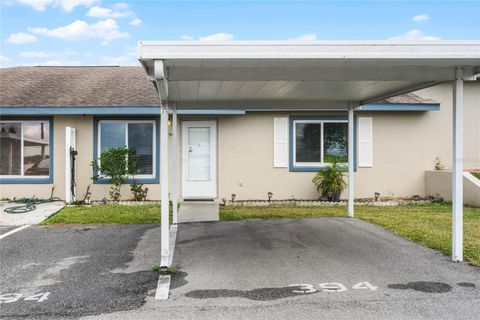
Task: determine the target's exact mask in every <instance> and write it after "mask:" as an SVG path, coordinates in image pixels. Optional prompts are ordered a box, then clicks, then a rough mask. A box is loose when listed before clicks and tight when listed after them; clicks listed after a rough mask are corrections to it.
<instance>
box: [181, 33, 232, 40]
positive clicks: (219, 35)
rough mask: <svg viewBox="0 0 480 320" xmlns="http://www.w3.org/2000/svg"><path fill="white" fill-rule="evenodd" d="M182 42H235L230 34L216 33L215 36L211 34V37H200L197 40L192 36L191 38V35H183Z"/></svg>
mask: <svg viewBox="0 0 480 320" xmlns="http://www.w3.org/2000/svg"><path fill="white" fill-rule="evenodd" d="M180 39H181V40H185V41H192V40H198V41H206V42H208V41H215V42H217V41H220V42H221V41H231V40H233V35H231V34H230V33H223V32H221V33H215V34H211V35H209V36H205V37H199V38H198V39H195V38H194V37H192V36H189V35H182V36H181V37H180Z"/></svg>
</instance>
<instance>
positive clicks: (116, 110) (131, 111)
mask: <svg viewBox="0 0 480 320" xmlns="http://www.w3.org/2000/svg"><path fill="white" fill-rule="evenodd" d="M0 113H1V114H2V115H37V114H38V115H47V114H48V115H159V114H160V108H159V107H158V106H146V107H145V106H142V107H140V106H138V107H135V106H132V107H1V108H0ZM177 114H191V115H196V114H198V115H202V114H207V115H244V114H245V110H242V109H211V110H209V109H181V110H178V111H177Z"/></svg>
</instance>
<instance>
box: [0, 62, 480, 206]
mask: <svg viewBox="0 0 480 320" xmlns="http://www.w3.org/2000/svg"><path fill="white" fill-rule="evenodd" d="M451 88H452V85H451V84H449V83H447V84H440V85H437V86H435V87H431V88H428V89H424V90H421V91H417V92H415V93H410V94H406V95H402V96H397V97H394V98H390V99H388V100H386V101H383V102H380V103H373V104H368V105H363V106H361V107H360V110H359V111H356V113H355V114H356V115H355V117H356V119H355V144H356V145H355V162H356V172H355V178H356V179H355V180H356V185H355V197H357V198H363V197H373V195H374V193H375V192H379V193H380V194H381V195H382V196H392V197H409V196H412V195H420V196H425V195H426V191H425V171H427V170H432V169H433V168H434V166H435V161H436V158H437V157H438V158H440V159H441V161H442V162H443V164H444V165H445V167H446V168H447V169H448V168H450V167H451V163H452V160H451V158H452V156H451V153H452V151H451V150H452V146H451V145H452V135H451V132H452V90H451ZM227 89H228V88H227ZM0 90H1V93H0V94H1V95H0V107H1V109H0V113H1V123H0V147H1V153H0V182H1V186H0V196H1V198H13V197H17V198H19V197H32V196H36V197H49V196H50V192H51V188H52V186H54V187H55V190H54V195H55V196H58V197H60V198H62V199H63V198H64V197H65V189H66V181H65V180H66V172H65V163H66V160H67V159H66V154H67V152H66V150H65V131H66V128H67V127H72V128H75V129H76V149H77V151H78V156H77V158H76V165H75V166H76V190H77V191H76V192H77V198H82V197H83V195H84V193H85V191H86V189H87V186H88V185H91V188H90V191H91V192H92V198H93V199H94V200H98V199H102V198H103V197H108V188H109V186H108V185H106V184H105V181H104V180H100V181H97V182H93V181H92V180H91V177H92V174H93V171H92V167H91V165H90V163H91V161H92V160H95V159H97V157H98V155H99V154H100V153H101V152H102V151H104V150H106V149H107V148H109V147H114V146H128V147H131V148H135V149H136V151H137V154H138V155H139V166H140V169H141V172H140V174H139V175H138V176H137V177H136V180H137V181H139V182H141V183H145V184H148V188H149V194H148V199H151V200H153V199H156V200H158V199H160V186H159V170H158V169H159V158H160V157H159V149H160V148H159V147H158V144H159V132H160V130H159V106H158V104H159V98H158V94H157V92H156V89H155V87H154V86H153V85H152V83H151V81H149V80H148V79H147V76H146V74H145V72H144V70H143V69H142V68H141V67H16V68H7V69H1V70H0ZM464 90H465V95H464V99H465V110H464V119H465V120H464V130H465V134H464V166H465V168H472V169H474V168H480V108H478V106H479V105H480V81H465V89H464ZM198 94H200V95H201V94H202V93H201V92H199V93H198ZM399 110H402V111H399ZM178 113H179V118H178V121H179V125H178V136H179V148H178V149H179V150H178V159H182V161H181V162H179V163H180V165H179V167H178V174H179V179H180V181H179V183H178V194H179V195H180V198H219V199H221V198H226V199H230V198H231V194H235V195H236V199H266V198H267V193H268V192H272V193H273V198H274V199H290V198H293V197H294V198H296V199H315V198H318V196H319V195H318V193H317V191H316V189H315V187H314V185H313V184H312V181H311V180H312V177H313V176H314V175H315V172H316V171H318V170H319V168H321V167H324V166H325V165H328V163H329V162H330V161H331V160H332V159H334V158H336V159H339V160H340V161H341V162H342V161H343V162H346V159H347V132H348V130H347V114H346V113H345V112H339V111H318V112H314V111H308V112H288V111H253V110H249V109H248V106H245V108H243V109H228V110H198V109H196V110H193V109H192V110H179V111H178ZM170 130H171V127H170ZM199 182H201V183H200V184H199ZM199 186H200V187H199ZM122 195H123V198H125V199H128V198H131V194H130V191H129V188H128V187H127V186H125V187H124V188H123V189H122Z"/></svg>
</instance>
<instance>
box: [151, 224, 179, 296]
mask: <svg viewBox="0 0 480 320" xmlns="http://www.w3.org/2000/svg"><path fill="white" fill-rule="evenodd" d="M177 228H178V226H177V225H176V224H174V225H172V226H170V239H169V241H170V248H169V250H168V266H171V265H172V261H173V251H174V250H175V240H176V239H177ZM170 278H171V277H170V275H163V274H162V275H160V276H159V277H158V283H157V291H156V292H155V300H167V299H168V294H169V292H170Z"/></svg>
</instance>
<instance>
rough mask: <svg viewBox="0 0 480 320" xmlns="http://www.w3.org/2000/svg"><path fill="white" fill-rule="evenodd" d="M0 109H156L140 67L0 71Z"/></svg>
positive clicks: (152, 89) (152, 91)
mask: <svg viewBox="0 0 480 320" xmlns="http://www.w3.org/2000/svg"><path fill="white" fill-rule="evenodd" d="M0 105H1V106H2V107H17V106H18V107H20V106H28V107H41V106H47V107H65V106H81V107H102V106H105V107H119V106H130V107H131V106H158V95H157V93H156V90H155V87H154V86H153V84H152V83H151V81H149V80H148V79H147V75H146V74H145V72H144V71H143V69H142V68H141V67H15V68H3V69H0Z"/></svg>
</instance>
